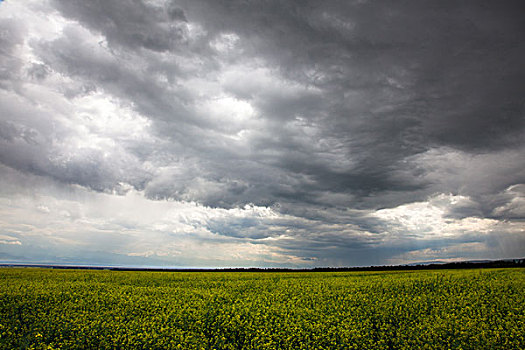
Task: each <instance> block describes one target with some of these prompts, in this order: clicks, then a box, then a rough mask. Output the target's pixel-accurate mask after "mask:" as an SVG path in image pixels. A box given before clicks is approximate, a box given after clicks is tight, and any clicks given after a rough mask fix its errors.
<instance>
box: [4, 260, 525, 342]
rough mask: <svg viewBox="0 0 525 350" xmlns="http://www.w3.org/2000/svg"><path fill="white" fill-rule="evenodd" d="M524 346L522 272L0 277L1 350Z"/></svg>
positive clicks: (43, 272)
mask: <svg viewBox="0 0 525 350" xmlns="http://www.w3.org/2000/svg"><path fill="white" fill-rule="evenodd" d="M26 348H30V349H59V348H67V349H449V348H450V349H525V269H499V270H498V269H491V270H444V271H417V272H415V271H403V272H333V273H328V272H326V273H325V272H313V273H309V272H308V273H307V272H290V273H273V272H270V273H263V272H122V271H88V270H51V269H22V268H2V269H0V349H26Z"/></svg>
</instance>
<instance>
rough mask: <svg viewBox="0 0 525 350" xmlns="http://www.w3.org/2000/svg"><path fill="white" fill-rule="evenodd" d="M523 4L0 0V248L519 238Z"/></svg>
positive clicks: (364, 244) (347, 260)
mask: <svg viewBox="0 0 525 350" xmlns="http://www.w3.org/2000/svg"><path fill="white" fill-rule="evenodd" d="M524 13H525V4H524V3H523V1H510V0H509V1H481V0H475V1H442V0H434V1H416V0H414V1H395V2H393V1H365V0H359V1H357V0H356V1H352V0H348V1H273V0H268V1H250V0H243V1H240V0H229V1H226V0H180V1H179V0H174V1H171V0H166V1H164V0H118V1H117V0H107V1H85V0H24V1H17V0H5V1H2V2H1V3H0V261H3V262H22V263H56V264H86V265H126V266H128V265H131V266H172V267H292V268H310V267H316V266H368V265H392V264H406V263H414V262H421V261H437V260H439V261H457V260H473V259H504V258H520V257H523V256H525V221H524V218H525V156H524V155H525V69H524V65H523V62H525V41H524V40H523V39H524V38H525V21H523V14H524Z"/></svg>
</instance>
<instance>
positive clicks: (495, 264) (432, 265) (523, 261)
mask: <svg viewBox="0 0 525 350" xmlns="http://www.w3.org/2000/svg"><path fill="white" fill-rule="evenodd" d="M0 267H39V268H51V269H80V270H82V269H84V270H113V271H183V272H192V271H193V272H199V271H245V272H250V271H253V272H256V271H261V272H286V271H290V272H292V271H297V272H308V271H312V272H315V271H319V272H322V271H390V270H392V271H399V270H440V269H472V268H507V267H525V258H519V259H503V260H467V261H457V262H444V261H439V260H437V261H427V262H417V263H410V264H405V265H390V266H388V265H383V266H364V267H315V268H311V269H291V268H257V267H252V268H216V269H210V268H171V267H166V268H164V267H126V266H89V265H60V264H35V263H31V264H24V263H12V262H11V263H0Z"/></svg>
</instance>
